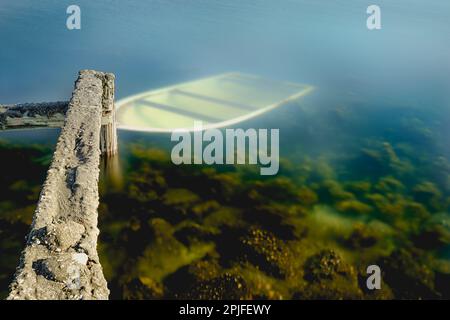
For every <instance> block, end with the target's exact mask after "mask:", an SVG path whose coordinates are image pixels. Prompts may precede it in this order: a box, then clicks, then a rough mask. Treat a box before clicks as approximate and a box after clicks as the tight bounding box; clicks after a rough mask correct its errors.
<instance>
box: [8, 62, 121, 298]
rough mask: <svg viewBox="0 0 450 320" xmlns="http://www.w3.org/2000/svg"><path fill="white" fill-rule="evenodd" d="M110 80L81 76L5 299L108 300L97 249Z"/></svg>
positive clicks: (88, 73) (85, 73)
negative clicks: (104, 112) (102, 131)
mask: <svg viewBox="0 0 450 320" xmlns="http://www.w3.org/2000/svg"><path fill="white" fill-rule="evenodd" d="M111 77H113V75H110V74H105V73H101V72H96V71H92V70H84V71H81V72H80V75H79V78H78V80H77V82H76V84H75V90H74V92H73V95H72V99H71V100H70V103H69V106H68V110H67V113H66V118H65V123H64V126H63V128H62V130H61V135H60V137H59V139H58V143H57V145H56V150H55V153H54V156H53V160H52V164H51V166H50V168H49V170H48V173H47V178H46V181H45V183H44V186H43V189H42V191H41V194H40V198H39V202H38V204H37V208H36V211H35V214H34V218H33V223H32V226H31V231H30V233H29V235H28V238H27V244H26V247H25V249H24V251H23V252H22V256H21V259H20V263H19V266H18V268H17V271H16V274H15V276H14V280H13V282H12V283H11V286H10V294H9V297H8V299H107V298H108V295H109V290H108V288H107V283H106V280H105V278H104V276H103V271H102V267H101V265H100V262H99V257H98V254H97V250H96V247H97V237H98V234H99V230H98V228H97V217H98V213H97V207H98V203H99V196H98V177H99V161H100V148H99V145H100V127H101V121H102V107H103V104H104V103H105V95H104V91H105V88H104V87H105V85H106V86H108V83H109V82H110V80H111ZM112 79H114V78H112ZM109 91H110V90H109ZM106 99H109V97H106Z"/></svg>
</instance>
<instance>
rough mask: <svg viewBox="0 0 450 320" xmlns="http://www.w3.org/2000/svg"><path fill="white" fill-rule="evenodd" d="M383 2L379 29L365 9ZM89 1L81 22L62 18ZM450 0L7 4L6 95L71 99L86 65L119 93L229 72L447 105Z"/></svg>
mask: <svg viewBox="0 0 450 320" xmlns="http://www.w3.org/2000/svg"><path fill="white" fill-rule="evenodd" d="M373 3H376V4H378V5H380V7H381V9H382V30H379V31H369V30H368V29H367V28H366V18H367V14H366V8H367V6H368V5H370V4H373ZM71 4H77V5H79V6H80V8H81V15H82V29H81V30H73V31H69V30H68V29H67V28H66V18H67V16H68V15H67V14H66V8H67V7H68V6H69V5H71ZM449 21H450V2H448V1H446V0H432V1H424V0H398V1H385V0H378V1H372V0H371V1H365V0H353V1H344V0H335V1H324V0H321V1H317V0H283V1H275V0H273V1H263V0H260V1H258V0H246V1H242V0H184V1H183V0H158V1H156V0H152V1H145V2H144V1H136V0H131V1H118V0H117V1H114V0H109V1H87V0H80V1H50V0H41V1H33V0H20V1H17V0H2V1H1V2H0V39H1V43H2V46H1V47H2V49H1V50H0V103H14V102H25V101H44V100H45V101H51V100H60V99H68V97H69V96H70V93H71V89H72V86H73V81H74V79H75V78H76V74H77V72H78V70H80V69H86V68H93V69H99V70H104V71H110V72H114V73H115V74H116V75H117V96H118V97H119V98H120V97H125V96H128V95H130V94H133V93H137V92H140V91H143V90H147V89H150V88H155V87H160V86H163V85H168V84H173V83H177V82H179V81H184V80H190V79H193V78H197V77H201V76H207V75H211V74H216V73H220V72H226V71H242V72H249V73H255V74H260V75H263V76H267V77H272V78H276V79H284V80H290V81H296V82H303V83H309V84H313V85H315V86H316V87H318V88H322V89H325V88H327V89H330V90H332V92H333V93H331V94H332V95H335V94H340V95H343V96H349V97H354V96H358V97H360V98H361V99H364V100H367V99H371V102H375V101H379V99H380V98H382V99H386V100H389V101H391V102H393V101H394V102H398V103H403V104H420V103H422V102H424V103H426V104H427V105H430V104H432V105H436V106H444V105H445V106H449V104H450V95H449V93H448V88H449V87H450V59H449V57H450V22H449Z"/></svg>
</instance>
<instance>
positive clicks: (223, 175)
mask: <svg viewBox="0 0 450 320" xmlns="http://www.w3.org/2000/svg"><path fill="white" fill-rule="evenodd" d="M308 101H309V102H308ZM314 104H315V101H314V100H312V101H311V99H310V100H307V101H306V102H305V103H302V104H297V103H292V104H291V105H290V106H286V107H283V111H282V112H279V113H278V114H277V115H270V116H267V117H264V118H261V119H258V120H255V122H254V123H246V124H245V125H248V126H249V127H252V126H253V127H255V126H260V127H269V128H270V127H276V125H277V124H280V123H281V124H282V126H281V128H280V144H281V145H280V156H281V159H280V171H279V173H278V175H276V176H261V175H260V174H259V169H258V167H257V166H248V165H223V166H221V165H219V166H208V165H190V166H189V165H186V166H175V165H173V164H172V163H171V161H170V145H169V144H168V141H169V138H168V137H166V136H158V135H153V136H152V135H148V134H136V133H126V132H120V134H119V137H120V140H121V141H120V159H119V160H120V167H121V175H122V180H120V179H119V180H120V183H119V182H118V180H117V179H114V177H112V176H111V174H110V173H108V171H103V172H102V179H101V181H100V190H101V195H100V201H101V203H100V206H99V228H100V230H101V233H100V239H99V246H98V250H99V254H100V257H101V262H102V266H103V268H104V273H105V276H106V278H107V280H108V286H109V288H110V290H111V298H112V299H449V298H450V292H449V291H450V251H449V249H450V218H449V213H448V212H449V209H450V208H449V207H450V161H449V159H450V157H449V156H450V153H449V151H450V150H449V149H448V148H447V147H446V146H445V143H446V138H445V137H446V130H445V123H444V120H443V119H446V118H448V112H447V111H445V110H439V109H438V108H433V109H432V110H434V111H433V112H430V110H427V112H425V111H424V110H423V109H421V108H416V107H408V108H406V107H401V106H400V107H398V106H392V105H388V106H385V107H378V106H377V107H370V108H369V107H366V106H361V105H360V104H357V103H355V104H349V105H346V106H345V107H342V106H339V107H329V106H320V107H317V106H316V105H314ZM312 105H314V107H312ZM387 112H389V117H388V118H387V117H386V113H387ZM330 141H332V143H330ZM39 148H40V149H39ZM42 148H43V147H38V146H28V147H23V146H22V147H21V148H20V149H19V148H17V147H16V148H14V147H12V146H11V145H10V144H9V143H8V142H2V143H1V144H0V150H1V154H2V157H0V159H1V161H3V163H4V165H8V163H7V162H8V161H9V162H12V161H17V159H16V158H17V157H18V158H19V159H21V160H20V161H22V162H23V163H22V162H21V165H23V166H24V167H26V168H27V170H26V172H24V173H23V174H22V173H21V174H17V173H14V174H13V173H11V177H8V176H6V177H5V176H4V177H2V181H1V184H0V185H1V188H2V190H3V192H2V194H3V197H2V199H1V201H0V210H1V211H0V224H1V228H2V229H1V233H0V237H1V241H0V244H1V250H2V254H1V256H2V259H1V260H2V262H1V267H2V269H1V275H0V276H1V286H2V288H1V289H2V294H3V295H4V294H5V293H6V291H7V284H8V281H9V279H10V278H11V276H12V272H13V271H14V268H15V266H16V263H17V262H18V256H19V254H20V250H21V249H22V247H23V237H24V236H25V234H26V232H27V230H28V224H29V223H30V222H31V216H32V214H33V210H34V205H35V201H36V200H37V196H38V193H39V191H40V184H41V183H42V181H43V179H44V177H45V171H46V168H47V165H48V163H47V162H46V161H47V160H45V159H48V158H46V156H47V157H48V155H51V149H45V148H44V149H42ZM18 154H20V156H19V155H18ZM24 155H27V156H24ZM14 159H16V160H14ZM36 159H41V160H42V161H41V160H39V161H37V160H36ZM10 165H12V164H11V163H10ZM116 178H117V177H116ZM371 264H377V265H379V266H380V268H381V270H382V288H381V290H368V289H367V287H366V278H367V274H366V268H367V266H368V265H371Z"/></svg>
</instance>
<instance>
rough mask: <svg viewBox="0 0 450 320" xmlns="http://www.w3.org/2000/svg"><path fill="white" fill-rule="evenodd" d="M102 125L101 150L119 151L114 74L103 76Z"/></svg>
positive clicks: (109, 153)
mask: <svg viewBox="0 0 450 320" xmlns="http://www.w3.org/2000/svg"><path fill="white" fill-rule="evenodd" d="M103 77H104V78H103V102H102V127H101V130H100V151H101V153H102V154H103V155H106V156H113V155H115V154H116V153H117V130H116V112H115V107H114V75H113V74H111V73H106V74H104V76H103Z"/></svg>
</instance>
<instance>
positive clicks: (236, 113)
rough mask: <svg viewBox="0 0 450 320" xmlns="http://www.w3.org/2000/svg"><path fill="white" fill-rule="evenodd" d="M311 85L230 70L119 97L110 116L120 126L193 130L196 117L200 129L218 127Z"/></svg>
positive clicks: (292, 97)
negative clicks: (114, 113) (229, 71)
mask: <svg viewBox="0 0 450 320" xmlns="http://www.w3.org/2000/svg"><path fill="white" fill-rule="evenodd" d="M312 89H313V87H312V86H310V85H304V84H297V83H291V82H283V81H275V80H270V79H266V78H262V77H259V76H254V75H249V74H243V73H238V72H233V73H226V74H221V75H216V76H213V77H208V78H204V79H200V80H194V81H190V82H186V83H182V84H178V85H174V86H170V87H165V88H161V89H157V90H150V91H146V92H143V93H140V94H137V95H133V96H131V97H128V98H125V99H122V100H120V101H118V102H117V103H116V108H117V112H116V117H117V123H118V127H119V128H120V129H125V130H133V131H147V132H172V131H173V130H176V129H185V130H188V131H193V130H194V122H196V121H201V122H202V123H203V129H210V128H221V127H225V126H231V125H235V124H237V123H239V122H242V121H244V120H248V119H251V118H253V117H256V116H258V115H261V114H263V113H265V112H268V111H270V110H272V109H275V108H277V107H280V106H282V105H283V104H285V103H287V102H289V101H294V100H296V99H299V98H300V97H302V96H304V95H306V94H308V93H310V92H311V90H312Z"/></svg>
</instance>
